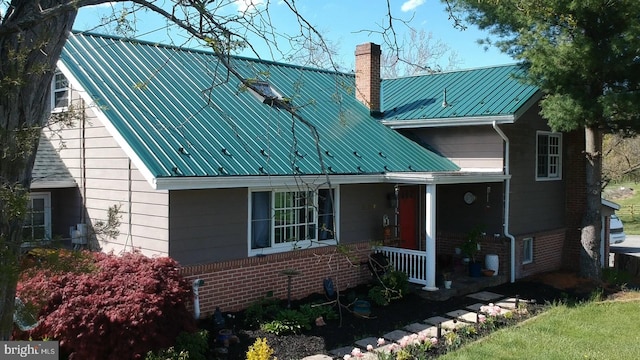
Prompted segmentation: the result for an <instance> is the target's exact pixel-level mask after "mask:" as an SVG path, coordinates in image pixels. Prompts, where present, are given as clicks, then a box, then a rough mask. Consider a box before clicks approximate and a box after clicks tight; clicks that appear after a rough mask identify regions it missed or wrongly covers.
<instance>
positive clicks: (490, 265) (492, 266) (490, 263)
mask: <svg viewBox="0 0 640 360" xmlns="http://www.w3.org/2000/svg"><path fill="white" fill-rule="evenodd" d="M484 264H485V266H486V267H487V269H489V270H493V276H496V275H498V267H499V264H500V260H499V258H498V255H497V254H487V256H485V258H484Z"/></svg>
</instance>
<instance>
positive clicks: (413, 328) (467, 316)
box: [302, 291, 526, 360]
mask: <svg viewBox="0 0 640 360" xmlns="http://www.w3.org/2000/svg"><path fill="white" fill-rule="evenodd" d="M467 296H468V297H470V298H472V299H476V300H478V301H479V302H478V303H475V304H472V305H469V306H467V307H466V308H465V309H460V310H455V311H450V312H448V313H446V314H442V315H441V316H434V317H431V318H428V319H424V320H422V321H421V322H415V323H412V324H409V325H407V326H405V327H403V328H402V329H398V330H394V331H391V332H389V333H386V334H383V335H382V336H381V337H382V338H383V339H385V342H386V343H387V345H385V346H383V347H382V349H383V350H384V348H385V347H386V346H389V345H388V344H391V343H393V342H398V341H399V340H400V339H402V338H403V337H404V336H407V335H412V334H425V335H427V337H434V336H436V335H437V332H438V324H440V327H441V334H445V333H446V332H447V331H451V330H452V329H455V328H460V327H464V326H469V325H472V324H474V323H475V322H476V321H477V319H478V313H479V311H480V307H482V306H484V305H487V304H488V303H494V304H495V305H497V306H499V307H501V308H502V309H507V310H508V309H515V308H516V299H515V298H505V297H504V295H501V294H496V293H493V292H489V291H480V292H477V293H473V294H469V295H467ZM520 301H526V300H520ZM377 342H378V338H374V337H368V338H365V339H360V340H358V341H356V342H355V343H354V344H353V345H352V346H345V347H341V348H338V349H333V350H331V351H329V354H331V355H313V356H307V357H305V358H303V359H302V360H333V359H342V358H343V357H344V355H346V354H351V352H352V351H353V349H354V348H359V349H360V350H362V352H363V353H366V352H367V345H372V346H373V347H374V348H377V349H381V348H380V347H378V346H377ZM367 355H369V356H371V355H370V354H367ZM364 359H367V357H366V356H365V358H364ZM371 359H375V357H373V356H371Z"/></svg>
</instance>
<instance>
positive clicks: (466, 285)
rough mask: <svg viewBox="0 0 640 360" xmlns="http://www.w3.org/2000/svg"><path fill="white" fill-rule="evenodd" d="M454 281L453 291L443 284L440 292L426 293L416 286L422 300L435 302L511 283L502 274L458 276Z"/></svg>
mask: <svg viewBox="0 0 640 360" xmlns="http://www.w3.org/2000/svg"><path fill="white" fill-rule="evenodd" d="M452 280H453V281H452V284H451V289H445V288H444V285H442V284H438V288H439V290H437V291H426V290H422V286H419V285H415V286H416V288H417V289H418V291H417V293H418V294H419V295H420V296H421V297H422V298H424V299H427V300H433V301H443V300H447V299H449V298H451V297H454V296H462V295H468V294H471V293H475V292H478V291H480V290H483V289H485V288H488V287H493V286H498V285H501V284H505V283H507V282H508V281H509V278H508V276H507V275H501V274H498V275H496V276H481V277H470V276H466V275H460V274H456V275H454V276H453V278H452Z"/></svg>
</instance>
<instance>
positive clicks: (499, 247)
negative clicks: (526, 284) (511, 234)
mask: <svg viewBox="0 0 640 360" xmlns="http://www.w3.org/2000/svg"><path fill="white" fill-rule="evenodd" d="M436 239H437V240H436V253H437V254H439V257H440V258H441V257H442V256H448V255H453V254H455V248H456V247H460V246H461V245H462V243H463V242H465V241H466V239H467V234H460V233H445V232H439V233H438V235H437V236H436ZM509 244H510V240H509V239H508V238H506V237H504V236H493V235H492V234H489V235H486V236H483V237H482V238H481V239H480V251H479V252H478V254H477V255H476V260H477V261H480V262H482V263H483V264H484V258H485V256H486V255H487V254H498V259H499V261H500V263H499V268H498V273H499V274H506V275H509V262H510V260H509ZM436 265H437V264H436Z"/></svg>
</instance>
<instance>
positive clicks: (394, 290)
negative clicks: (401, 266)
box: [369, 271, 409, 306]
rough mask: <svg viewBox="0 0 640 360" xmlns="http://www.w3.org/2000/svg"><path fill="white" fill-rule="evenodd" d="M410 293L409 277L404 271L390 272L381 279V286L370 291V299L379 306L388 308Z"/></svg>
mask: <svg viewBox="0 0 640 360" xmlns="http://www.w3.org/2000/svg"><path fill="white" fill-rule="evenodd" d="M408 291H409V277H408V276H407V274H405V273H404V272H402V271H389V272H387V273H385V274H384V275H383V276H382V277H380V285H376V286H374V287H372V288H371V289H370V290H369V298H370V299H371V301H373V302H374V303H375V304H377V305H381V306H386V305H389V303H391V302H392V301H393V300H398V299H402V297H403V296H404V295H405V294H407V293H408Z"/></svg>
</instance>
